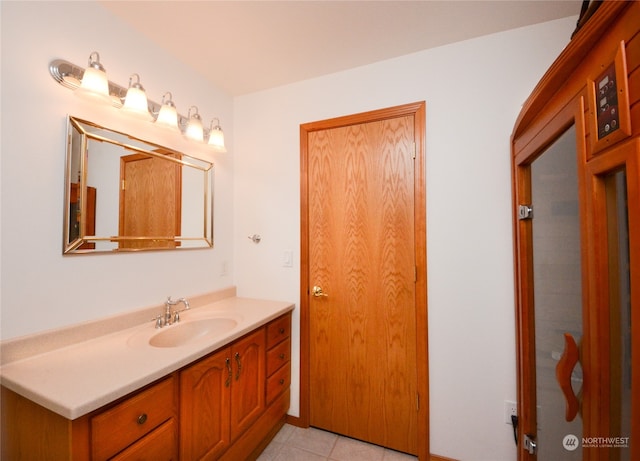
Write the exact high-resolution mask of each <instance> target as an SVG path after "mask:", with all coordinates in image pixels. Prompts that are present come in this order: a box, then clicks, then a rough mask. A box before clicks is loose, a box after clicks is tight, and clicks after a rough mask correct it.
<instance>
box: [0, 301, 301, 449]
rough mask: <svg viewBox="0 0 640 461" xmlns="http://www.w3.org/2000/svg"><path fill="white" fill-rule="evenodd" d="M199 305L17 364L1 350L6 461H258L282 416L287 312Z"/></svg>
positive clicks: (26, 345) (281, 306) (249, 305)
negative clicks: (162, 323) (177, 317)
mask: <svg viewBox="0 0 640 461" xmlns="http://www.w3.org/2000/svg"><path fill="white" fill-rule="evenodd" d="M197 304H198V303H197V302H196V303H193V302H192V305H193V306H194V307H193V308H192V309H190V310H188V311H185V312H183V313H182V319H181V321H180V322H178V323H175V324H174V325H171V326H167V327H164V328H160V329H156V328H154V323H153V322H152V321H146V322H145V323H143V324H138V325H136V326H135V327H132V328H125V329H120V330H117V331H113V332H109V333H106V334H103V335H100V336H97V337H94V338H93V339H85V340H80V341H77V342H73V343H71V344H66V345H63V346H61V347H57V348H55V349H53V350H49V351H45V352H43V353H33V351H31V352H28V353H23V354H26V356H25V357H21V356H20V353H15V351H14V349H16V347H17V346H16V345H14V344H12V345H9V353H10V354H15V355H16V356H18V358H17V359H16V360H12V361H8V362H6V363H3V365H2V368H1V369H0V373H1V376H2V459H11V460H20V459H25V460H26V459H56V460H65V459H66V460H107V459H114V460H129V459H135V460H140V459H148V460H153V461H157V460H178V459H183V460H196V459H216V460H217V459H221V460H239V459H242V460H247V459H255V458H257V456H258V455H259V454H260V452H261V451H262V450H263V449H264V447H265V446H266V445H267V444H268V443H269V441H270V440H271V439H272V438H273V436H274V435H275V434H276V433H277V431H278V430H279V429H280V427H281V426H282V425H283V424H284V421H285V418H286V414H287V410H288V408H289V396H290V392H289V386H290V382H291V364H290V356H291V340H290V335H291V310H292V309H293V305H292V304H289V303H286V302H277V301H265V300H255V299H246V298H237V297H235V296H234V297H229V298H224V299H222V300H219V301H216V302H212V303H205V304H203V305H201V306H198V307H195V306H197ZM149 312H153V314H154V315H155V313H156V312H155V310H149ZM145 313H146V312H145ZM146 314H147V317H148V313H146ZM142 315H144V314H139V316H142ZM92 327H95V325H93V326H92ZM67 333H68V332H67ZM74 333H75V334H77V331H75V332H74ZM60 334H64V332H60ZM48 335H49V336H51V334H48ZM37 340H38V338H37V336H35V337H31V338H28V339H27V340H25V341H23V344H20V345H19V348H21V349H25V350H28V349H30V347H37V346H35V345H34V344H37ZM47 340H51V338H50V337H49V338H47ZM30 344H31V345H30Z"/></svg>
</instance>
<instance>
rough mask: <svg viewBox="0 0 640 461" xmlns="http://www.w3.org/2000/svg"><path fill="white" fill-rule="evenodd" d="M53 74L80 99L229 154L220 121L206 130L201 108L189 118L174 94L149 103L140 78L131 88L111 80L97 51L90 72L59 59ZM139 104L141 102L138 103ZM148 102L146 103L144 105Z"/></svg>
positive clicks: (134, 77)
mask: <svg viewBox="0 0 640 461" xmlns="http://www.w3.org/2000/svg"><path fill="white" fill-rule="evenodd" d="M49 73H50V74H51V77H53V79H54V80H55V81H56V82H58V83H59V84H60V85H62V86H64V87H65V88H68V89H70V90H73V91H75V92H76V94H78V95H82V96H85V95H86V96H88V97H90V99H93V100H101V101H107V102H109V103H110V104H111V105H112V106H113V107H116V108H118V109H121V108H122V109H124V110H125V111H126V112H128V113H134V114H138V115H142V116H143V117H144V118H146V119H148V120H150V121H154V122H155V123H157V124H158V125H160V126H163V127H165V126H168V127H170V128H173V129H177V131H178V132H180V133H182V134H184V136H185V137H186V138H188V139H190V140H194V141H196V142H199V143H203V144H207V145H209V146H211V147H212V150H214V151H216V152H226V149H225V146H224V133H223V132H222V128H221V127H220V122H219V120H218V119H217V118H215V119H214V120H215V121H216V122H217V123H216V124H215V126H214V124H213V121H212V122H211V126H210V128H209V129H205V128H204V127H203V126H202V118H201V116H200V114H199V113H198V108H197V107H196V106H191V107H190V108H189V112H188V114H187V117H185V116H184V115H182V114H180V113H178V111H177V110H176V106H175V104H174V103H173V101H172V95H171V93H170V92H167V93H165V94H164V96H163V97H162V104H158V103H157V102H155V101H152V100H150V99H147V97H146V93H145V91H144V88H143V87H142V85H141V84H140V76H139V75H138V74H133V75H132V76H131V78H130V79H129V87H128V88H125V87H123V86H121V85H118V84H117V83H114V82H111V81H109V80H107V76H106V72H105V70H104V67H103V66H102V64H101V63H100V55H99V54H98V52H96V51H94V52H93V53H91V54H90V55H89V66H88V67H87V69H83V68H82V67H80V66H77V65H75V64H73V63H70V62H69V61H65V60H63V59H55V60H53V61H51V62H50V63H49ZM165 98H166V99H165ZM135 100H137V101H138V102H134V101H135ZM145 100H146V102H144V101H145ZM192 109H195V112H194V114H193V115H192V114H191V110H192ZM154 117H155V120H154Z"/></svg>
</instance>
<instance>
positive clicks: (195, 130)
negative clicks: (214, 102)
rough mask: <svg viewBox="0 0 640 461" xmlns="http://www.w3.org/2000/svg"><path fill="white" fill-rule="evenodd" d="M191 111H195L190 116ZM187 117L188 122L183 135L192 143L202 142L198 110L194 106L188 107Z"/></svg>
mask: <svg viewBox="0 0 640 461" xmlns="http://www.w3.org/2000/svg"><path fill="white" fill-rule="evenodd" d="M191 109H195V111H194V113H193V115H191ZM187 117H188V118H189V120H188V121H187V127H186V129H185V131H184V135H185V136H186V137H187V138H189V139H191V140H193V141H199V142H202V141H204V128H203V127H202V117H200V114H199V113H198V108H197V107H196V106H191V107H189V112H188V113H187Z"/></svg>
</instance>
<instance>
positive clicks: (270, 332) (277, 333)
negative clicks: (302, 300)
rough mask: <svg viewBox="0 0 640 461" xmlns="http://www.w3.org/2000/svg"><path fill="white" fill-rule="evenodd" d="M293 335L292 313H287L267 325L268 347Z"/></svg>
mask: <svg viewBox="0 0 640 461" xmlns="http://www.w3.org/2000/svg"><path fill="white" fill-rule="evenodd" d="M290 335H291V314H286V315H283V316H282V317H280V318H279V319H276V320H274V321H273V322H271V323H270V324H269V325H267V349H270V348H271V347H273V346H275V345H276V344H278V343H279V342H280V341H282V340H283V339H285V338H288V337H289V336H290Z"/></svg>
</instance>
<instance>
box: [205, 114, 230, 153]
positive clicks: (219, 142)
mask: <svg viewBox="0 0 640 461" xmlns="http://www.w3.org/2000/svg"><path fill="white" fill-rule="evenodd" d="M213 122H216V126H213ZM207 144H209V145H210V146H211V147H213V148H214V149H215V150H216V151H218V152H226V151H227V149H226V148H225V147H224V132H223V131H222V128H220V120H219V119H217V118H214V119H213V120H211V125H210V126H209V142H208V143H207Z"/></svg>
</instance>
